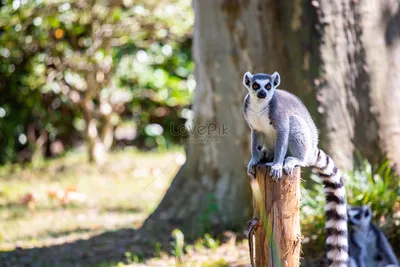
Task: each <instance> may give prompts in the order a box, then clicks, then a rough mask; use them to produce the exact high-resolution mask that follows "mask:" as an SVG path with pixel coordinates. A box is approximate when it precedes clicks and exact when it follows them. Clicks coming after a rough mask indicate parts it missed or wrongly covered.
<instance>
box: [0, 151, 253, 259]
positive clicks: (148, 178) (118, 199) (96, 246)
mask: <svg viewBox="0 0 400 267" xmlns="http://www.w3.org/2000/svg"><path fill="white" fill-rule="evenodd" d="M184 161H185V157H184V154H183V152H182V150H181V149H179V148H178V149H173V150H172V151H169V152H150V153H149V152H147V153H144V152H138V151H136V150H133V149H125V150H124V151H119V152H113V153H112V154H111V155H110V157H109V160H108V162H107V164H105V165H104V166H102V167H97V166H94V165H91V164H88V163H87V162H86V160H85V154H81V153H70V154H68V155H66V156H65V157H63V158H60V159H55V160H50V161H46V162H40V163H36V164H29V165H25V166H21V165H7V166H5V167H2V168H0V266H103V267H105V266H124V265H129V266H175V265H179V266H210V267H211V266H246V265H248V262H249V260H248V251H247V245H246V243H245V242H244V241H240V240H239V239H241V238H238V239H237V238H236V235H235V234H233V233H226V236H228V237H224V242H223V244H220V242H219V240H218V239H214V238H212V237H210V236H205V237H204V238H202V239H199V240H197V241H195V242H194V243H193V242H192V243H191V244H187V243H183V244H182V247H183V250H184V251H185V253H182V252H181V251H180V250H179V245H178V244H180V243H179V242H178V241H177V240H175V243H173V245H172V246H171V247H173V251H170V249H168V250H166V251H165V250H163V248H162V247H161V245H160V244H157V243H156V244H153V246H152V247H143V246H140V244H135V241H134V237H135V231H136V230H137V229H138V228H140V226H141V225H142V223H143V221H144V220H145V219H146V217H147V216H148V215H149V214H150V213H151V212H152V211H153V210H154V209H155V208H156V206H157V204H158V203H159V201H160V200H161V198H162V196H163V195H164V193H165V191H166V190H167V188H168V186H169V185H170V182H171V180H172V178H173V177H174V175H175V173H176V172H177V170H178V169H179V167H180V166H181V165H182V164H183V162H184ZM178 233H179V231H178ZM171 240H173V239H172V238H171ZM148 250H151V251H148ZM138 251H139V252H138ZM151 254H153V255H155V257H144V256H143V255H151Z"/></svg>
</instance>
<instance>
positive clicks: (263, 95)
mask: <svg viewBox="0 0 400 267" xmlns="http://www.w3.org/2000/svg"><path fill="white" fill-rule="evenodd" d="M266 96H267V93H265V91H264V90H261V91H260V92H258V94H257V97H258V98H265V97H266Z"/></svg>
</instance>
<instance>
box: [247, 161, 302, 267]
mask: <svg viewBox="0 0 400 267" xmlns="http://www.w3.org/2000/svg"><path fill="white" fill-rule="evenodd" d="M269 171H270V169H269V168H267V167H266V166H257V173H256V179H255V180H253V181H252V184H251V185H252V190H253V208H254V216H255V218H257V220H258V221H255V220H252V221H251V222H252V223H253V224H252V225H253V232H251V231H249V232H250V234H249V244H250V246H251V245H252V243H253V244H255V246H254V247H255V248H254V249H251V250H250V254H253V255H250V258H251V259H252V260H251V262H252V265H255V266H257V267H281V266H282V267H298V266H300V245H301V235H300V217H299V215H300V214H299V208H300V168H296V169H295V171H294V174H293V175H292V176H291V177H289V176H287V175H286V174H284V175H283V177H282V179H281V180H280V181H274V180H272V178H271V176H270V175H269ZM250 228H252V226H249V229H250ZM252 233H254V235H253V234H252ZM254 241H255V242H254ZM254 254H255V255H254ZM254 257H255V262H254Z"/></svg>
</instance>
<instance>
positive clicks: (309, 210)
mask: <svg viewBox="0 0 400 267" xmlns="http://www.w3.org/2000/svg"><path fill="white" fill-rule="evenodd" d="M374 169H375V170H376V171H373V170H374ZM344 177H345V184H346V190H347V201H348V204H349V205H370V206H371V208H372V211H373V215H374V218H375V219H374V221H375V222H379V221H380V219H381V218H385V217H386V221H387V222H389V223H393V218H390V216H391V215H393V214H395V211H396V210H395V209H396V206H398V205H399V203H400V197H399V195H400V194H399V193H400V180H399V177H398V176H397V175H396V174H395V173H393V172H392V171H391V169H390V166H389V162H388V161H385V162H384V163H383V164H381V165H380V166H378V167H376V168H373V166H371V165H370V164H369V163H368V162H367V161H363V162H362V163H361V165H360V166H359V167H358V168H357V169H356V170H354V171H352V172H349V173H348V174H347V175H345V176H344ZM311 178H312V179H313V180H315V184H314V185H313V187H312V188H308V189H306V188H304V187H303V188H302V201H301V204H302V207H301V222H302V234H303V235H304V236H305V240H306V242H305V243H308V242H313V243H315V244H316V245H322V244H323V242H324V236H325V231H324V225H325V215H324V203H325V201H324V193H323V186H322V185H321V183H320V181H319V178H318V177H317V176H316V175H312V176H311ZM386 227H387V228H391V227H390V226H388V225H386Z"/></svg>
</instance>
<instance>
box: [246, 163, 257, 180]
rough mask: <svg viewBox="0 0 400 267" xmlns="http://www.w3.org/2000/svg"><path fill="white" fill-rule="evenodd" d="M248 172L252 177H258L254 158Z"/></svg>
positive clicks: (248, 166)
mask: <svg viewBox="0 0 400 267" xmlns="http://www.w3.org/2000/svg"><path fill="white" fill-rule="evenodd" d="M247 174H248V175H249V176H250V178H251V179H256V164H255V163H254V161H252V160H250V162H249V165H247Z"/></svg>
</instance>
